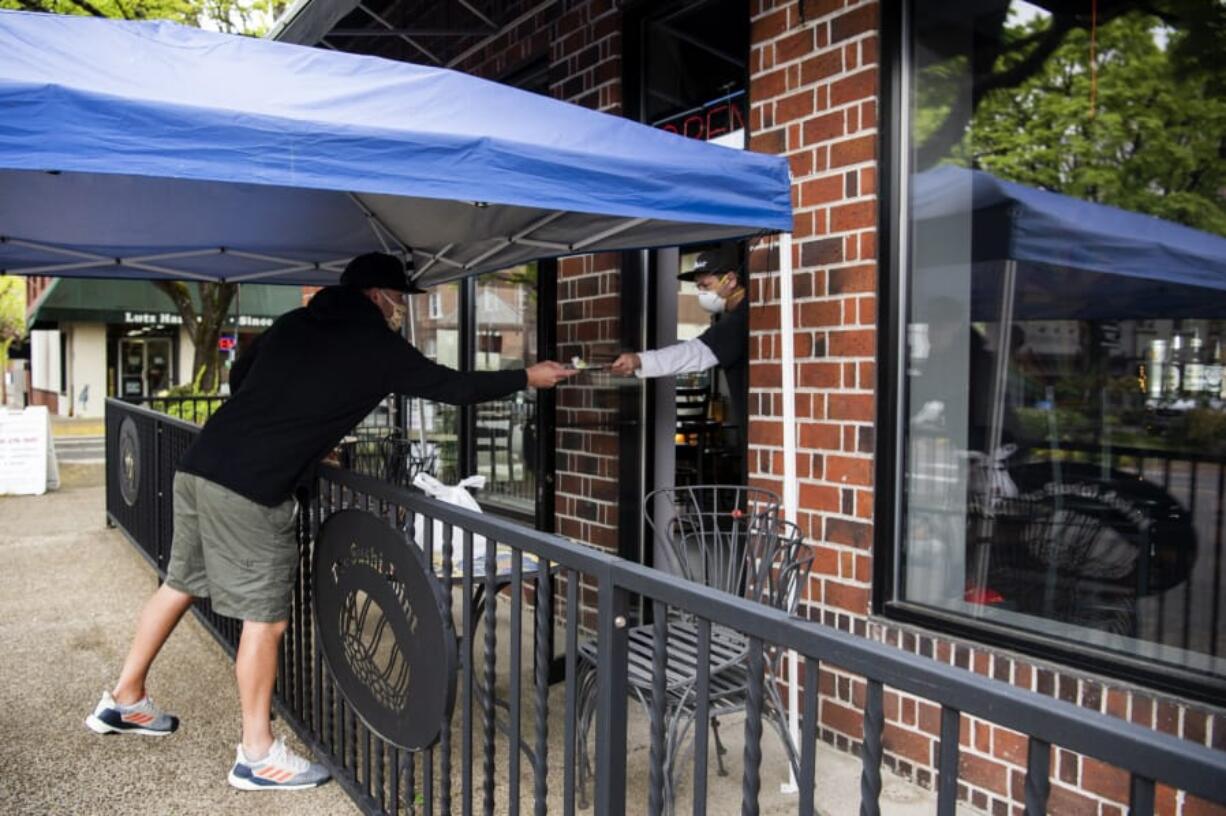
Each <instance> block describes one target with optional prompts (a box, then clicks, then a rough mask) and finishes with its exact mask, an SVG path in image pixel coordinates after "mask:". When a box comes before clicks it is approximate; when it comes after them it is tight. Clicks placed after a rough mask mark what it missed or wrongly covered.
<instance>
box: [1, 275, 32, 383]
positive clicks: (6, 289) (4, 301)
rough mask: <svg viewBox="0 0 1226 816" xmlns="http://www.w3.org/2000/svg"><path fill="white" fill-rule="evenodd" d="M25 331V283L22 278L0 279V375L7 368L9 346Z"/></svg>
mask: <svg viewBox="0 0 1226 816" xmlns="http://www.w3.org/2000/svg"><path fill="white" fill-rule="evenodd" d="M25 331H26V283H25V279H23V278H12V277H2V278H0V373H3V372H4V370H5V369H7V368H8V362H9V346H10V345H12V344H13V341H14V340H19V339H20V338H21V336H22V335H24V334H25Z"/></svg>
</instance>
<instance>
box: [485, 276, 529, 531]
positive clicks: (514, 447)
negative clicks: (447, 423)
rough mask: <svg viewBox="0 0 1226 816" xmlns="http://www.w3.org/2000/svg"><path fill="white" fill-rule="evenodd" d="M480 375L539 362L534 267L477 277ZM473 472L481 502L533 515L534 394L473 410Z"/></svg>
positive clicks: (525, 393) (524, 393)
mask: <svg viewBox="0 0 1226 816" xmlns="http://www.w3.org/2000/svg"><path fill="white" fill-rule="evenodd" d="M476 317H477V319H476V332H477V342H476V361H475V368H476V370H478V371H501V370H506V369H512V368H524V367H526V366H529V365H532V364H533V363H535V362H536V360H537V348H536V343H537V266H536V264H526V265H524V266H517V267H512V268H511V269H505V270H501V271H499V272H492V273H490V274H487V275H482V276H481V277H480V278H478V279H477V290H476ZM475 432H476V433H475V448H476V456H477V462H476V465H477V470H476V472H477V473H478V474H480V475H483V476H485V477H486V489H485V491H484V492H483V493H482V495H481V499H482V501H488V502H493V503H495V504H501V505H504V506H506V507H509V508H511V509H515V510H520V511H523V512H526V513H532V512H533V510H534V507H535V502H536V473H535V455H536V435H537V417H536V392H535V391H533V390H530V389H529V390H525V391H519V392H517V393H516V394H514V395H512V396H510V397H508V398H507V399H504V400H497V401H494V402H487V403H482V404H481V405H478V406H476V428H475Z"/></svg>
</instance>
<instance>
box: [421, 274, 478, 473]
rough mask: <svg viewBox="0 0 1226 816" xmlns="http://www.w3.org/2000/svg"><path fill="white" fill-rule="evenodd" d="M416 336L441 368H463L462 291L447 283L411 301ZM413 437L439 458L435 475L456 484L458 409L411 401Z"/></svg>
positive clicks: (457, 471) (428, 453) (427, 452)
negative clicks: (461, 351)
mask: <svg viewBox="0 0 1226 816" xmlns="http://www.w3.org/2000/svg"><path fill="white" fill-rule="evenodd" d="M410 304H411V306H410V308H412V309H413V332H414V337H415V340H416V345H417V349H418V351H420V352H421V353H422V354H424V355H425V356H426V357H428V358H430V359H431V360H433V361H434V362H436V363H439V364H441V365H445V366H450V367H451V368H459V367H460V320H459V318H460V309H459V304H460V287H459V284H457V283H447V284H442V285H440V286H435V287H432V288H431V289H430V290H429V291H428V293H427V294H425V295H416V296H414V297H412V298H410ZM408 408H409V436H410V438H411V439H413V440H419V439H420V438H421V435H422V432H423V429H424V432H425V438H426V455H427V456H431V455H433V456H435V457H436V461H437V465H436V468H437V469H436V471H435V475H436V476H437V477H438V478H439V479H441V480H442V481H443V482H444V483H445V484H455V483H456V482H457V481H459V480H460V479H461V478H463V477H464V476H466V475H467V474H464V473H460V468H459V443H458V439H459V437H458V436H457V430H458V428H459V414H458V410H457V408H456V407H455V406H454V405H444V404H443V403H440V402H430V401H428V400H418V399H415V400H409V401H408Z"/></svg>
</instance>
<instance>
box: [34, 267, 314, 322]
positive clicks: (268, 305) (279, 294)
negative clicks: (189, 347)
mask: <svg viewBox="0 0 1226 816" xmlns="http://www.w3.org/2000/svg"><path fill="white" fill-rule="evenodd" d="M188 288H189V289H190V290H191V292H192V299H193V300H194V301H195V302H196V304H197V305H199V303H200V298H199V296H198V294H197V288H196V286H195V285H193V284H188ZM301 305H302V288H301V287H299V286H269V285H259V284H248V285H245V286H242V287H241V288H240V289H239V293H238V295H237V296H236V297H235V299H234V302H233V303H231V304H230V314H231V319H230V321H229V324H228V325H229V326H230V327H231V328H234V327H235V326H237V328H239V329H242V330H246V329H254V330H258V329H262V328H264V327H266V326H268V325H270V324H271V323H272V321H273V320H274V319H276V318H277V317H278V316H280V315H282V314H284V313H286V312H288V311H289V310H291V309H296V308H298V307H299V306H301ZM182 322H183V320H182V318H180V317H179V311H178V309H176V308H175V306H174V304H173V303H172V302H171V300H170V298H169V297H168V296H167V295H166V293H165V292H163V291H162V290H160V289H158V288H157V287H156V286H154V285H153V284H152V283H149V282H148V281H138V280H103V279H99V278H58V279H57V280H55V281H54V282H52V284H51V285H50V286H49V287H47V289H46V290H45V291H44V292H43V294H42V296H41V297H40V298H39V299H38V301H37V302H36V303H35V304H34V306H33V308H32V309H31V310H30V313H29V314H28V315H27V319H26V323H27V325H28V326H29V328H31V329H39V328H45V327H47V326H49V325H51V324H57V323H117V324H135V325H163V326H171V325H178V324H180V323H182Z"/></svg>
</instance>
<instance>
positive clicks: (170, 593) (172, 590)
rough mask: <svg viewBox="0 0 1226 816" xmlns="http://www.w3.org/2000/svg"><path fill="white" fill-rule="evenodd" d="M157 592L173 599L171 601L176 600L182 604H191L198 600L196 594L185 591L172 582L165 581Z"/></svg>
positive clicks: (168, 598)
mask: <svg viewBox="0 0 1226 816" xmlns="http://www.w3.org/2000/svg"><path fill="white" fill-rule="evenodd" d="M157 594H159V595H161V596H162V597H163V598H166V599H167V600H171V601H174V602H176V603H180V604H190V603H192V602H193V601H195V600H196V596H195V595H192V594H191V593H189V592H184V591H183V590H181V589H179V588H178V587H173V586H171V585H170V584H168V583H165V582H163V583H162V585H161V586H160V587H158V588H157Z"/></svg>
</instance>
